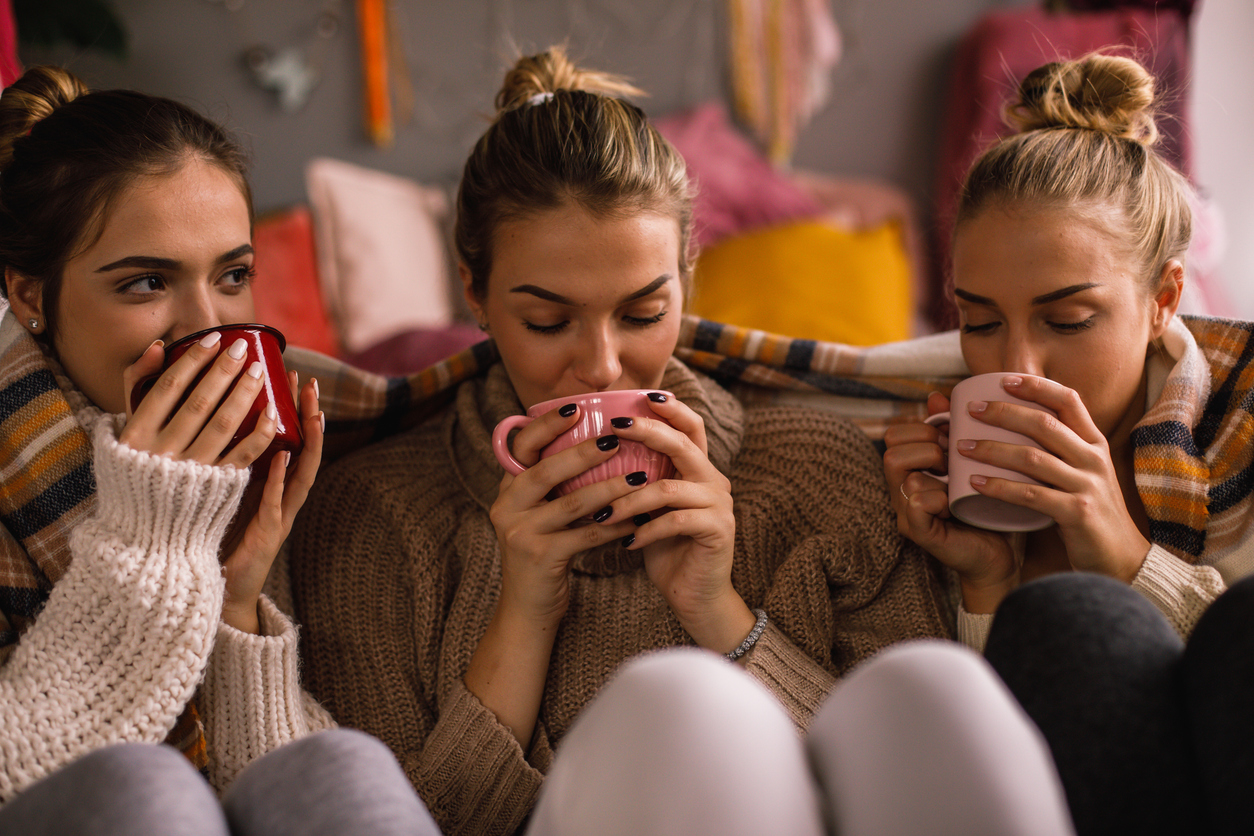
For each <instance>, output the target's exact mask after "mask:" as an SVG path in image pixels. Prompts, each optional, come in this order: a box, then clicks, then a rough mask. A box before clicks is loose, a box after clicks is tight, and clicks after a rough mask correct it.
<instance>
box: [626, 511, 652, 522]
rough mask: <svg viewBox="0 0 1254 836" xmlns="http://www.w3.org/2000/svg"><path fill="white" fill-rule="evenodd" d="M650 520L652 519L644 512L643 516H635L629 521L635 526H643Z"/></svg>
mask: <svg viewBox="0 0 1254 836" xmlns="http://www.w3.org/2000/svg"><path fill="white" fill-rule="evenodd" d="M651 519H653V517H652V516H651V515H650V514H649V512H648V511H646V512H644V513H643V514H636V515H635V516H634V517H632V518H631V521H632V522H634V523H635V524H636V525H644V524H645V523H647V522H648V521H649V520H651Z"/></svg>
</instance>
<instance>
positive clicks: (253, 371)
mask: <svg viewBox="0 0 1254 836" xmlns="http://www.w3.org/2000/svg"><path fill="white" fill-rule="evenodd" d="M232 348H234V346H232ZM236 359H237V360H238V359H239V358H238V357H237V358H236ZM248 376H249V377H261V361H260V360H255V361H253V364H252V365H251V366H249V367H248Z"/></svg>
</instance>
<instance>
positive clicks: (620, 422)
mask: <svg viewBox="0 0 1254 836" xmlns="http://www.w3.org/2000/svg"><path fill="white" fill-rule="evenodd" d="M633 423H635V422H634V421H632V420H631V419H630V418H611V419H610V426H611V427H613V428H614V429H616V430H625V429H627V428H628V427H630V426H631V425H632V424H633Z"/></svg>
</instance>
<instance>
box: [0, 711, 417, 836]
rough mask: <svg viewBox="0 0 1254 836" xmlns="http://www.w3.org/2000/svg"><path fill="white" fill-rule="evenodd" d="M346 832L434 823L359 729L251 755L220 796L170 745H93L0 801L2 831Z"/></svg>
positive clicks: (106, 834) (69, 835)
mask: <svg viewBox="0 0 1254 836" xmlns="http://www.w3.org/2000/svg"><path fill="white" fill-rule="evenodd" d="M137 833H142V834H145V836H149V835H150V834H151V836H260V834H270V836H286V834H292V836H296V834H301V836H323V834H326V836H331V835H332V834H334V835H335V836H344V834H388V835H389V836H391V834H397V836H399V834H413V836H419V834H421V836H438V834H439V830H438V828H437V827H436V826H435V823H434V822H433V821H432V820H431V817H430V815H429V814H428V813H427V810H426V808H425V807H424V806H423V804H422V802H421V801H420V800H419V799H418V796H417V794H416V793H414V791H413V789H412V788H411V786H410V784H409V781H408V780H407V779H406V778H405V775H404V773H403V772H402V771H401V769H400V766H399V765H398V764H397V763H396V759H395V758H394V757H393V756H392V753H391V752H389V751H388V749H387V747H385V746H384V745H383V744H382V743H380V742H379V741H377V740H375V739H374V738H372V737H369V736H368V735H365V734H362V733H361V732H356V731H350V730H346V729H337V730H333V731H326V732H322V733H320V734H316V735H311V736H310V737H306V738H302V739H301V740H298V741H296V742H294V743H290V744H288V745H287V746H284V747H282V748H279V749H275V750H274V751H272V752H270V753H269V754H267V755H265V756H264V757H262V758H259V759H258V760H256V761H254V762H253V763H252V764H250V765H249V767H248V768H247V769H245V770H244V771H243V772H241V773H240V775H239V777H238V778H237V779H236V780H235V782H234V783H233V784H232V785H231V786H230V788H229V789H228V790H227V792H226V795H225V796H224V797H223V799H222V802H221V803H220V804H219V802H218V799H217V798H216V797H215V796H214V793H213V790H212V789H211V788H210V786H209V784H208V783H207V782H206V781H205V779H204V778H202V777H201V776H200V773H198V772H197V771H196V770H195V769H193V768H192V766H191V764H190V763H189V762H188V761H187V759H186V758H184V757H183V756H182V755H181V754H179V753H178V752H177V751H175V750H174V749H171V748H170V747H168V746H153V745H149V744H143V743H120V744H117V745H114V746H109V747H107V748H104V749H100V750H98V751H95V752H93V753H91V754H89V755H87V756H85V757H83V758H81V759H79V760H78V761H75V762H74V763H72V764H70V765H69V766H67V767H65V768H64V769H61V770H60V771H58V772H55V773H53V774H52V775H50V776H48V777H47V778H45V779H44V780H42V781H40V782H39V783H37V784H35V785H33V786H32V787H30V789H28V790H27V791H26V792H24V793H22V794H21V795H19V796H18V797H17V798H16V799H14V800H13V801H11V802H9V803H8V804H6V805H5V806H4V807H0V835H2V836H8V835H9V834H15V836H16V834H21V836H123V834H126V835H127V836H130V834H137Z"/></svg>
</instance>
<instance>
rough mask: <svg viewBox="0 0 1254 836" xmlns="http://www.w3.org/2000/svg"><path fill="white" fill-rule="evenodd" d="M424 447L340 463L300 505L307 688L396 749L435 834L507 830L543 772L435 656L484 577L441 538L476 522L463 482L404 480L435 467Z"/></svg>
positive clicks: (298, 549) (298, 604)
mask: <svg viewBox="0 0 1254 836" xmlns="http://www.w3.org/2000/svg"><path fill="white" fill-rule="evenodd" d="M425 438H426V441H429V440H430V437H429V436H427V437H425ZM426 446H427V444H425V443H417V444H415V445H414V446H413V447H411V448H407V449H406V452H405V454H403V455H398V456H393V455H391V454H390V453H388V452H387V451H386V450H385V449H383V448H376V449H375V450H373V451H368V453H367V455H366V456H365V457H364V458H362V457H357V458H350V459H347V460H345V461H344V462H338V463H336V465H334V466H333V467H332V469H330V470H328V471H327V472H326V473H325V474H324V475H323V477H322V478H320V479H319V481H318V484H317V485H316V486H315V488H314V490H313V491H312V492H311V494H310V497H309V501H308V502H306V504H305V507H304V509H302V511H301V515H300V517H299V519H298V520H297V524H296V526H295V528H294V529H293V532H292V541H291V570H290V571H291V579H292V594H293V601H294V603H295V609H296V617H297V619H298V620H299V621H300V623H301V640H302V644H303V651H302V656H303V658H304V662H305V666H306V668H305V672H306V681H307V683H308V687H309V688H310V690H311V691H312V692H313V693H314V695H315V696H316V697H317V698H318V699H319V700H321V701H322V702H323V704H324V705H326V707H327V708H328V709H329V710H330V711H331V713H332V715H334V717H335V719H336V720H337V721H338V722H339V723H341V724H342V725H345V726H351V727H353V728H359V729H362V730H363V731H366V732H368V733H370V734H373V735H374V736H376V737H378V738H379V739H380V740H382V741H383V742H384V743H385V744H387V746H388V747H389V748H390V749H391V750H392V751H393V752H394V753H395V754H396V756H397V759H398V761H399V762H400V764H401V767H402V768H403V769H404V770H405V772H406V774H407V775H408V777H409V779H410V782H411V783H412V784H413V785H414V787H415V789H417V791H418V794H419V795H420V796H421V797H422V799H423V801H424V802H425V803H426V805H427V807H428V809H429V810H430V811H431V814H432V816H433V817H434V818H435V820H436V821H437V822H438V823H439V825H440V828H441V832H442V833H445V834H449V836H454V834H507V833H512V832H514V830H516V829H517V828H518V827H519V826H520V825H521V824H522V822H523V821H524V819H525V818H526V815H527V812H528V811H529V810H530V809H531V806H532V804H533V803H534V801H535V795H536V793H537V792H538V791H539V787H540V784H541V783H542V780H543V776H542V774H541V772H540V771H539V770H538V769H536V768H535V767H534V766H533V765H532V764H531V763H530V762H529V761H528V759H527V755H526V753H525V752H524V751H523V748H522V747H521V746H519V745H518V742H517V741H516V740H515V738H514V736H513V734H512V733H511V732H510V731H509V729H507V728H506V727H505V726H503V725H502V724H501V723H500V722H499V721H498V720H497V718H496V716H495V715H494V714H493V713H492V712H491V711H489V710H488V709H487V708H485V707H484V706H483V705H482V703H480V702H479V700H478V699H477V698H475V696H474V695H473V694H471V693H470V692H469V691H468V690H467V689H466V688H465V686H464V685H462V683H461V680H460V675H459V674H457V673H454V674H452V675H450V676H446V677H445V676H441V673H442V668H443V665H444V664H445V661H444V660H443V658H442V650H443V648H445V647H446V646H448V645H450V644H451V645H453V646H462V645H463V644H465V645H466V646H467V647H469V646H470V645H469V644H467V642H466V637H464V636H455V635H450V634H448V633H447V632H446V630H447V629H448V628H447V626H446V625H447V623H448V620H449V611H450V608H455V607H458V606H479V604H478V603H476V602H477V600H478V599H479V597H480V595H481V594H482V593H483V592H484V590H482V589H481V588H480V587H479V584H481V583H487V584H491V583H492V582H493V581H492V580H491V579H489V578H486V577H480V576H478V575H477V574H476V575H474V577H467V576H466V574H465V571H466V570H465V569H464V567H462V566H460V564H459V562H458V560H457V559H456V557H455V556H453V555H455V553H457V551H458V548H457V546H456V544H455V543H453V542H450V541H449V540H448V539H447V538H449V537H452V538H454V539H456V538H460V537H462V536H464V535H462V534H456V533H451V532H455V531H456V530H457V528H458V522H459V520H460V518H461V517H462V515H463V514H469V513H471V511H469V510H468V509H466V508H464V507H460V506H458V505H457V504H456V502H454V501H452V500H450V499H449V496H451V495H452V494H454V493H460V491H461V488H460V485H456V484H453V480H447V479H443V478H436V477H433V476H432V475H431V473H430V472H428V473H427V474H426V477H425V478H423V479H421V480H415V479H414V477H413V473H414V472H415V471H418V472H423V471H424V470H427V471H429V470H430V469H431V467H433V466H434V465H433V464H432V462H431V461H430V459H429V458H427V459H424V458H423V456H424V455H425V454H427V451H426V450H425V448H426ZM401 480H404V481H403V482H402V481H401ZM418 483H421V484H420V485H418ZM401 484H406V485H407V486H408V487H407V489H404V490H398V489H397V486H398V485H401ZM411 488H412V489H413V490H412V492H411V490H410V489H411ZM419 488H420V489H419ZM446 492H447V493H446ZM472 550H473V547H472ZM497 582H499V581H497ZM465 598H469V599H471V600H464V599H465ZM455 664H462V663H460V662H458V663H455Z"/></svg>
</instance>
